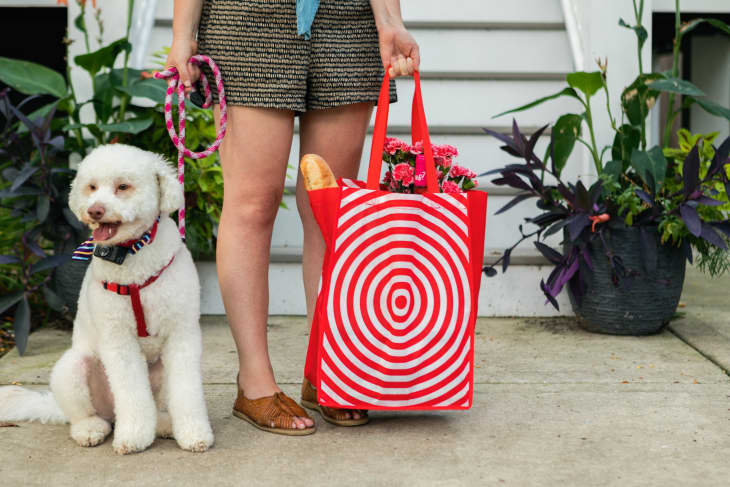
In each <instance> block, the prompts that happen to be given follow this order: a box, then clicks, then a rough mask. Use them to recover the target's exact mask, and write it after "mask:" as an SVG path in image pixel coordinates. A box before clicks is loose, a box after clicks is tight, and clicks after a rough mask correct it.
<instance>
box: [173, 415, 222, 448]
mask: <svg viewBox="0 0 730 487" xmlns="http://www.w3.org/2000/svg"><path fill="white" fill-rule="evenodd" d="M175 439H176V440H177V444H178V445H179V446H180V448H182V449H183V450H188V451H192V452H198V453H200V452H204V451H207V450H208V448H210V447H211V446H213V442H214V441H215V438H214V436H213V430H212V429H211V428H210V424H208V422H204V423H199V424H187V425H185V427H184V428H177V429H176V430H175Z"/></svg>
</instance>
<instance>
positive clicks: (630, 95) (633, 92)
mask: <svg viewBox="0 0 730 487" xmlns="http://www.w3.org/2000/svg"><path fill="white" fill-rule="evenodd" d="M659 79H664V76H662V75H661V74H658V73H649V74H645V75H643V76H638V77H637V78H636V79H635V80H634V82H633V83H631V84H630V85H629V86H627V87H626V89H625V90H624V91H623V93H621V107H622V108H623V111H624V113H625V114H626V116H627V118H628V119H629V122H630V123H631V125H637V126H638V125H641V122H642V121H643V120H644V119H645V118H646V117H647V116H648V115H649V111H650V110H651V107H653V106H654V102H655V101H656V98H657V96H658V95H659V92H658V91H657V90H653V89H650V88H649V87H648V86H647V84H648V83H651V82H652V81H654V80H659Z"/></svg>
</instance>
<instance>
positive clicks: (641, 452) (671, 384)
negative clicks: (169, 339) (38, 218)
mask: <svg viewBox="0 0 730 487" xmlns="http://www.w3.org/2000/svg"><path fill="white" fill-rule="evenodd" d="M728 284H730V278H724V279H722V280H719V281H711V280H709V279H706V278H704V277H702V276H701V275H699V274H697V272H696V271H693V270H692V271H690V272H689V274H688V278H687V284H686V286H685V294H684V296H683V302H685V303H686V307H684V308H682V309H680V311H681V312H682V313H683V314H684V316H683V317H682V318H680V319H677V320H675V321H673V322H672V325H671V326H670V329H668V330H666V331H664V332H663V333H661V334H659V335H655V336H650V337H638V338H637V337H613V336H603V335H595V334H590V333H587V332H584V331H582V330H580V329H579V328H577V327H576V325H575V322H574V320H573V319H571V318H549V319H540V318H530V319H519V318H515V319H511V318H509V319H503V318H490V319H480V320H479V322H478V325H477V329H476V355H475V363H476V369H475V397H474V406H473V408H472V409H471V410H469V411H466V412H434V413H419V412H403V413H395V412H373V413H372V418H373V421H372V422H371V424H370V425H368V426H364V427H359V428H337V427H333V426H331V425H329V424H327V423H325V422H323V421H321V420H318V419H319V417H318V416H316V415H315V420H317V427H318V431H317V433H316V434H314V435H312V436H309V437H300V438H290V437H283V436H278V435H272V434H267V433H263V432H260V431H258V430H256V429H254V428H253V427H251V426H249V425H248V424H247V423H244V422H242V421H241V420H239V419H237V418H235V417H233V416H232V415H231V405H232V402H233V399H234V397H235V392H236V391H235V386H234V382H235V376H236V358H235V351H234V350H235V349H234V345H233V341H232V339H231V337H230V334H229V332H228V327H227V325H226V321H225V318H224V317H218V316H206V317H204V318H203V320H202V326H203V337H204V347H205V354H204V362H203V369H204V382H205V390H206V395H207V400H208V407H209V413H210V417H211V421H212V424H213V429H214V431H215V434H216V444H215V446H214V447H213V448H212V449H211V450H210V451H209V452H207V453H204V454H193V453H188V452H185V451H183V450H180V449H179V448H178V447H177V445H176V443H175V441H174V440H157V441H155V443H154V445H153V446H152V447H151V448H150V449H148V450H147V451H145V452H143V453H140V454H136V455H131V456H126V457H120V456H117V455H115V454H114V453H113V451H112V448H111V440H110V439H108V440H107V441H106V442H105V443H104V444H103V445H101V446H99V447H96V448H90V449H84V448H81V447H79V446H77V445H76V444H75V443H74V442H73V441H72V440H71V439H70V438H69V436H68V426H47V425H40V424H20V425H18V427H4V428H0V479H2V483H3V485H42V486H44V487H45V486H49V485H53V486H63V485H92V484H94V483H99V484H101V483H103V484H104V485H118V484H127V483H130V484H132V485H163V484H170V485H206V484H207V485H216V486H218V485H221V486H225V485H243V484H250V485H282V483H283V484H286V485H307V486H312V485H320V486H324V485H337V486H344V485H358V486H369V485H373V486H375V485H389V486H394V485H395V486H397V485H407V486H413V485H417V486H422V485H440V486H447V485H448V486H452V485H453V486H457V485H562V486H585V485H621V486H626V485H642V486H648V485H683V484H684V485H695V484H696V483H697V482H701V484H702V485H706V486H710V485H727V478H728V476H730V464H728V462H727V458H728V457H729V456H730V441H728V438H729V437H730V409H729V408H730V400H729V399H728V398H730V377H728V375H727V373H726V372H725V371H726V370H728V368H729V367H730V309H729V308H728V306H727V304H726V298H725V296H726V295H727V294H726V293H727V289H728ZM269 327H270V328H269V339H270V349H271V354H272V359H273V363H274V370H275V371H276V373H277V378H278V380H279V383H280V384H281V386H282V388H283V389H284V390H285V392H287V393H289V394H290V395H291V396H292V397H295V398H298V397H299V395H298V388H299V384H300V381H301V369H302V364H303V360H304V355H305V350H306V345H307V338H308V337H307V330H306V324H305V320H304V319H303V318H301V317H282V316H272V317H271V318H270V321H269ZM69 342H70V335H69V334H68V333H65V332H60V331H57V330H41V331H39V332H37V333H34V334H33V335H32V336H31V339H30V343H29V347H28V353H27V355H26V356H25V357H23V358H19V357H18V356H17V352H16V351H12V352H11V353H9V354H8V355H6V356H5V357H4V358H3V359H1V360H0V384H9V383H11V382H13V381H17V382H21V383H22V384H23V385H27V386H30V387H38V388H46V387H47V383H48V376H49V372H50V369H51V367H52V366H53V363H54V362H55V360H56V359H57V358H58V357H59V355H60V354H61V353H62V351H63V350H64V349H65V348H66V347H67V346H68V344H69ZM700 479H701V480H700Z"/></svg>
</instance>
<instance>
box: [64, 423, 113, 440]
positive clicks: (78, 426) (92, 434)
mask: <svg viewBox="0 0 730 487" xmlns="http://www.w3.org/2000/svg"><path fill="white" fill-rule="evenodd" d="M111 431H112V427H111V425H110V424H109V422H107V421H105V420H103V419H101V418H100V417H99V416H91V417H88V418H84V419H82V420H80V421H76V422H75V423H73V424H71V438H73V439H74V441H76V443H78V444H79V445H81V446H96V445H99V444H101V443H103V442H104V440H105V439H106V437H107V435H108V434H109V433H111Z"/></svg>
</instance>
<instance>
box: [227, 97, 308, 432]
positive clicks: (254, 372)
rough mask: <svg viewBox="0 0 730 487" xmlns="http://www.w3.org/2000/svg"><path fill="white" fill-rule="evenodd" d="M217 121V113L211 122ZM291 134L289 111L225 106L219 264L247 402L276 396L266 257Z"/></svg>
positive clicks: (298, 421)
mask: <svg viewBox="0 0 730 487" xmlns="http://www.w3.org/2000/svg"><path fill="white" fill-rule="evenodd" d="M218 116H219V113H218V110H216V122H217V121H218ZM293 130H294V114H293V112H291V111H288V110H275V109H262V108H252V107H242V106H234V107H228V128H227V133H226V137H225V139H224V141H223V144H222V145H221V148H220V154H221V164H222V167H223V181H224V185H225V190H224V196H223V210H222V214H221V221H220V226H219V228H218V245H217V248H216V266H217V270H218V282H219V283H220V288H221V295H222V297H223V303H224V305H225V308H226V315H227V317H228V323H229V325H230V327H231V333H232V334H233V338H234V340H235V342H236V348H237V349H238V360H239V367H240V368H239V370H240V376H239V386H240V387H241V389H242V390H243V391H244V394H245V396H246V397H247V398H249V399H256V398H259V397H266V396H271V395H272V394H274V393H275V392H279V391H280V389H279V387H278V386H277V385H276V381H275V379H274V371H273V369H272V368H271V361H270V360H269V351H268V343H267V340H266V322H267V318H268V308H269V279H268V275H269V253H270V248H271V234H272V229H273V226H274V219H275V217H276V212H277V210H278V208H279V202H280V201H281V196H282V193H283V191H284V179H285V175H286V166H287V161H288V159H289V152H290V150H291V140H292V134H293ZM295 422H296V426H297V427H298V428H304V427H305V425H306V426H312V424H313V422H312V420H311V419H308V418H307V419H305V418H296V420H295Z"/></svg>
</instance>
